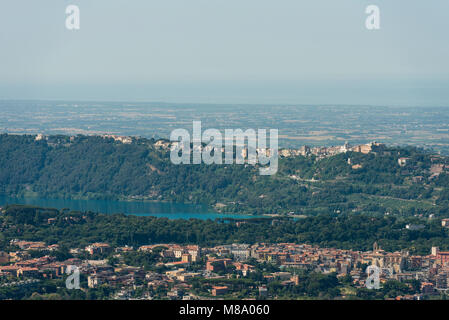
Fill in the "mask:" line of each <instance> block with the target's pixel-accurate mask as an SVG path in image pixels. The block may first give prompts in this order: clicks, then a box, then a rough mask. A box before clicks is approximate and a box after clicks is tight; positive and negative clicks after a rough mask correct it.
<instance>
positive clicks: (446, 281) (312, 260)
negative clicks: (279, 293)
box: [0, 220, 449, 299]
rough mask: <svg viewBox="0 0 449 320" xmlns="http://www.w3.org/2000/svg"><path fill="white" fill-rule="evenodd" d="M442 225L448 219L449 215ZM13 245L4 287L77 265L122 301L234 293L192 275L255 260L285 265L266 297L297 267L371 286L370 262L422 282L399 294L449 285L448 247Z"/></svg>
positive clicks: (236, 268) (290, 281) (249, 268)
mask: <svg viewBox="0 0 449 320" xmlns="http://www.w3.org/2000/svg"><path fill="white" fill-rule="evenodd" d="M442 224H445V225H446V224H449V222H448V221H446V220H444V221H442ZM10 246H11V247H13V248H17V250H16V251H12V252H0V280H1V281H0V283H1V286H5V285H8V283H14V284H17V283H22V284H24V285H25V284H29V283H34V282H36V281H41V280H42V279H57V278H63V277H64V276H66V273H67V270H68V269H69V270H71V268H72V267H73V266H76V267H77V268H78V269H79V271H80V273H82V274H84V275H85V276H86V277H87V288H83V289H88V288H97V287H99V286H104V285H107V286H110V287H113V288H116V289H117V290H116V293H115V295H114V296H113V297H111V298H115V299H127V298H128V299H129V298H131V297H132V293H133V292H134V290H136V288H138V287H140V288H143V289H145V290H148V291H147V292H146V294H145V295H144V296H143V298H145V299H151V298H152V295H151V292H154V291H155V290H158V289H160V288H164V289H165V290H166V298H168V299H210V298H213V297H219V296H223V295H226V294H231V293H232V288H230V287H228V286H223V285H214V286H212V287H211V289H210V292H209V295H208V296H203V297H202V296H198V295H195V294H193V293H191V292H190V289H191V287H192V284H191V280H192V279H215V280H216V279H229V278H230V277H237V278H240V277H248V276H249V275H250V274H251V273H252V272H254V271H256V267H255V266H254V265H253V264H254V263H255V261H256V262H257V263H269V264H273V265H275V266H277V267H278V268H279V270H281V271H277V272H268V273H267V272H265V273H264V275H263V277H264V283H265V285H264V284H261V285H259V287H258V294H259V296H261V297H267V296H269V294H270V292H269V290H268V289H267V286H266V284H268V283H269V282H271V281H280V283H281V285H283V286H294V285H298V284H299V283H300V282H301V276H300V275H299V274H300V273H298V272H296V271H297V270H301V269H302V270H308V271H313V272H319V273H324V274H328V273H335V274H337V276H338V277H342V276H347V275H350V276H351V279H352V281H353V285H354V286H355V287H364V286H365V281H366V274H365V271H364V267H365V268H366V266H368V265H375V266H377V267H379V270H380V271H381V272H380V282H381V283H384V282H386V281H388V280H390V279H394V280H397V281H400V282H404V281H407V280H413V279H415V280H418V281H419V282H420V283H421V293H420V294H415V295H414V296H410V297H398V299H399V298H400V299H405V298H408V299H420V298H422V296H423V295H436V294H440V293H442V292H446V291H447V290H449V252H442V251H440V250H439V249H438V248H437V247H433V248H432V250H431V252H430V254H429V255H426V256H415V255H410V254H409V252H407V251H400V252H386V251H384V250H382V249H381V248H380V247H379V246H378V245H377V244H376V243H375V244H374V245H373V250H371V251H355V250H342V249H333V248H320V247H317V246H312V245H308V244H295V243H275V244H268V243H257V244H253V245H249V244H229V245H220V246H215V247H209V248H206V247H204V248H202V247H199V246H197V245H179V244H153V245H145V246H141V247H138V248H133V247H129V246H124V247H116V248H114V247H112V246H110V245H109V244H107V243H92V244H90V245H88V246H86V247H84V248H72V249H70V253H71V254H72V255H73V258H70V259H67V260H65V261H57V259H56V258H55V257H54V256H53V255H51V254H49V252H52V251H55V250H58V249H59V248H58V246H57V245H47V244H45V243H43V242H33V241H21V240H12V241H11V243H10ZM39 251H41V252H46V253H47V254H45V255H42V256H40V257H38V258H32V257H31V255H30V253H31V252H39ZM130 252H134V253H138V252H140V253H152V254H155V253H156V254H157V255H158V256H160V260H158V262H157V263H156V264H155V267H157V268H160V269H159V270H160V271H154V270H153V271H148V270H145V269H144V267H143V266H136V265H126V263H125V262H124V259H123V256H124V254H126V253H130ZM111 256H112V257H113V258H114V259H116V263H114V264H111V263H110V257H111ZM106 257H109V259H106ZM252 263H253V264H252ZM18 281H19V282H18ZM20 281H21V282H20Z"/></svg>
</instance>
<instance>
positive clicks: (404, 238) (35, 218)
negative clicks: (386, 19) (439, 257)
mask: <svg viewBox="0 0 449 320" xmlns="http://www.w3.org/2000/svg"><path fill="white" fill-rule="evenodd" d="M49 218H56V221H55V222H54V223H51V224H49V223H48V219H49ZM410 223H415V224H418V223H420V224H422V225H424V226H425V228H424V229H421V230H409V229H406V228H405V226H406V225H407V224H410ZM16 238H17V239H22V240H33V241H45V242H46V243H48V244H59V245H60V246H61V247H62V248H73V247H84V246H86V245H88V244H90V243H93V242H107V243H110V244H112V245H115V246H123V245H132V246H141V245H147V244H157V243H180V244H199V245H201V246H214V245H219V244H226V243H249V244H253V243H256V242H269V243H276V242H296V243H309V244H315V245H319V246H322V247H335V248H342V249H354V250H370V249H371V248H372V245H373V243H374V242H376V241H377V242H378V243H379V245H380V246H381V247H382V248H383V249H385V250H387V251H395V250H402V249H408V250H410V251H411V253H415V254H428V253H429V252H430V248H431V247H432V246H439V247H440V248H442V249H449V237H448V230H447V229H446V228H443V227H441V224H440V222H439V220H438V219H428V218H419V217H392V216H385V217H369V216H365V215H346V216H337V215H318V216H313V217H308V218H304V219H297V220H293V219H291V218H277V219H272V218H257V219H250V220H246V223H244V224H238V225H237V224H236V223H235V220H232V219H217V220H215V221H212V220H197V219H190V220H183V219H180V220H169V219H167V218H155V217H139V216H132V215H124V214H110V215H107V214H98V213H92V212H70V211H68V210H56V209H45V208H38V207H31V206H19V205H12V206H8V207H7V208H6V209H4V212H3V213H2V214H1V215H0V250H10V249H11V248H8V246H9V241H10V240H12V239H16Z"/></svg>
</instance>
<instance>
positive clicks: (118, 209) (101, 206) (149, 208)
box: [0, 195, 255, 220]
mask: <svg viewBox="0 0 449 320" xmlns="http://www.w3.org/2000/svg"><path fill="white" fill-rule="evenodd" d="M6 204H29V205H35V206H40V207H45V208H56V209H63V208H68V209H70V210H75V211H92V212H101V213H108V214H112V213H124V214H130V215H137V216H154V217H165V218H169V219H191V218H193V219H201V220H207V219H212V220H214V219H217V218H236V219H248V218H255V216H250V215H239V214H221V213H217V212H214V211H213V210H212V209H211V208H209V207H207V206H204V205H194V204H181V203H166V202H150V201H113V200H72V199H47V198H14V197H7V196H1V195H0V206H5V205H6Z"/></svg>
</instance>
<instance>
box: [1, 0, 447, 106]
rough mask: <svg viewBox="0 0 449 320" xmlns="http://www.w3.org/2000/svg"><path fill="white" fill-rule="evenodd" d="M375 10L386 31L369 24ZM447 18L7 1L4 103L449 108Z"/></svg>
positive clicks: (277, 0)
mask: <svg viewBox="0 0 449 320" xmlns="http://www.w3.org/2000/svg"><path fill="white" fill-rule="evenodd" d="M69 4H76V5H78V6H79V8H80V11H81V29H80V30H78V31H69V30H67V29H66V28H65V18H66V15H65V8H66V6H67V5H69ZM369 4H375V5H378V6H379V7H380V10H381V11H380V14H381V29H380V30H376V31H369V30H367V29H366V28H365V19H366V17H367V15H366V14H365V8H366V7H367V5H369ZM448 12H449V1H447V0H432V1H422V0H395V1H380V0H372V1H361V0H338V1H336V0H308V1H301V0H132V1H129V0H128V1H125V0H72V1H68V0H65V1H63V0H46V1H33V0H28V1H24V0H14V1H13V0H8V1H7V0H0V99H32V98H37V99H81V100H90V99H94V100H138V101H142V100H148V101H174V102H183V101H184V102H218V103H222V102H236V103H238V102H242V103H248V102H249V103H305V104H308V103H314V104H315V103H317V104H320V103H327V104H334V103H335V104H395V105H445V106H449V36H448V35H449V16H448Z"/></svg>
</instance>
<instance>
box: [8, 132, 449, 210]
mask: <svg viewBox="0 0 449 320" xmlns="http://www.w3.org/2000/svg"><path fill="white" fill-rule="evenodd" d="M154 142H155V141H154V140H148V139H144V138H134V139H133V143H132V144H122V143H121V142H116V141H114V140H113V139H111V138H103V137H99V136H81V135H80V136H76V137H72V138H70V137H68V136H50V137H48V139H47V140H45V139H44V140H40V141H35V136H32V135H6V134H3V135H0V194H5V195H18V196H23V195H38V196H42V197H50V196H51V197H64V198H103V199H134V198H140V199H149V200H163V201H174V202H184V203H187V202H191V203H203V204H208V205H211V206H216V208H219V210H221V211H224V212H234V213H252V214H267V213H268V214H273V213H274V214H289V213H290V214H306V215H317V214H321V213H335V212H338V213H373V214H376V213H377V214H390V213H391V214H394V215H402V216H411V215H419V214H421V215H429V214H435V215H436V216H447V215H449V209H448V208H449V205H448V204H449V188H448V187H449V175H448V174H447V173H441V174H440V175H439V176H438V177H431V174H430V172H429V169H430V167H431V165H432V164H434V163H435V161H437V162H441V163H447V162H448V159H446V158H444V157H439V158H435V157H433V158H432V155H431V154H430V153H427V152H424V151H422V150H418V149H416V148H411V147H404V148H399V147H395V148H393V147H389V148H386V147H384V148H379V149H378V150H374V152H373V153H370V154H362V153H355V152H347V153H342V154H339V155H336V156H333V157H329V158H325V159H321V160H317V159H316V158H315V157H314V156H311V157H302V156H298V157H291V158H281V159H280V163H279V171H278V173H277V174H276V175H273V176H260V175H259V172H258V168H257V167H254V166H248V165H205V164H201V165H173V164H171V162H170V160H169V154H168V151H166V150H162V149H158V148H156V147H155V146H154ZM399 157H408V158H409V160H408V161H407V165H406V166H405V167H401V166H399V164H398V158H399ZM349 158H350V162H351V164H352V165H353V164H360V165H361V166H362V168H360V169H353V168H352V165H349V164H348V159H349ZM435 159H436V160H435ZM416 177H419V179H418V180H417V179H416ZM217 204H218V206H217Z"/></svg>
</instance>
